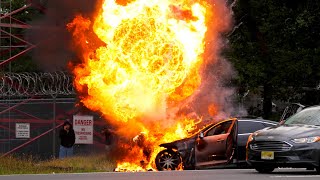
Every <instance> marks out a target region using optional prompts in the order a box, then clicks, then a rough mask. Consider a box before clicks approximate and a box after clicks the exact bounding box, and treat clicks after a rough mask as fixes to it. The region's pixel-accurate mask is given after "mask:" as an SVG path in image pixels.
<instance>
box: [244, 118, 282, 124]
mask: <svg viewBox="0 0 320 180" xmlns="http://www.w3.org/2000/svg"><path fill="white" fill-rule="evenodd" d="M238 121H239V122H246V121H250V122H262V123H266V124H272V125H276V124H278V122H275V121H270V120H266V119H262V118H255V119H250V118H239V119H238Z"/></svg>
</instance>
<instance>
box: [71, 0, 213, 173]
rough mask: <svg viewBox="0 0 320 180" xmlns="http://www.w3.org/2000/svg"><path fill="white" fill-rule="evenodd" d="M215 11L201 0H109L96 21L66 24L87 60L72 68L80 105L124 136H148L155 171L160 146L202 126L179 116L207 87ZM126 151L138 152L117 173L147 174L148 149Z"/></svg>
mask: <svg viewBox="0 0 320 180" xmlns="http://www.w3.org/2000/svg"><path fill="white" fill-rule="evenodd" d="M210 6H211V4H208V3H206V2H205V1H199V0H127V1H123V0H122V1H115V0H104V2H103V3H102V5H101V7H100V8H99V9H98V10H97V13H96V15H95V16H94V18H91V19H90V18H84V17H82V16H80V15H79V16H77V17H76V18H75V19H74V20H73V21H72V22H71V23H69V24H68V29H69V30H70V31H71V32H72V33H73V37H74V45H75V47H76V48H75V49H77V51H78V52H79V53H80V54H81V58H82V62H81V64H78V65H75V66H73V73H74V75H75V80H74V83H75V87H76V89H77V91H78V92H79V94H80V98H81V102H82V103H83V104H84V105H85V106H86V107H88V108H89V109H92V110H95V111H99V112H101V113H102V114H103V115H104V116H105V118H106V119H107V120H108V121H109V122H110V123H111V124H113V125H115V126H116V127H117V128H118V129H117V130H118V133H119V136H125V137H127V138H128V139H130V138H131V139H132V138H133V137H134V136H135V135H137V134H138V133H140V132H143V133H145V135H146V138H147V140H148V146H151V147H152V148H151V149H152V153H151V158H150V157H149V158H147V160H146V161H148V165H149V167H154V165H153V162H152V160H153V158H154V156H155V155H156V153H157V152H159V150H160V149H159V148H158V145H159V144H160V143H163V142H169V141H172V140H176V139H179V138H184V137H186V136H187V135H188V131H190V130H193V129H194V128H195V122H196V121H198V120H199V119H195V116H193V117H192V118H191V117H190V116H188V115H187V114H184V113H182V112H180V111H179V110H180V109H181V107H184V106H185V101H186V100H187V99H188V98H191V97H192V95H193V94H195V92H196V90H198V88H199V86H200V85H201V76H200V70H201V67H202V65H203V53H204V50H205V37H206V32H207V22H208V19H207V17H208V11H209V10H210V9H211V7H210ZM212 106H214V104H213V105H212ZM204 108H207V107H204ZM129 144H130V143H129ZM122 147H125V148H132V151H131V155H130V154H129V155H128V156H131V157H130V158H124V159H119V160H118V163H119V166H125V168H129V169H130V168H131V169H132V170H138V169H143V168H142V167H140V164H139V162H140V160H141V159H143V152H142V149H139V148H135V147H132V146H130V145H128V144H127V145H122ZM132 156H134V157H132ZM138 167H139V168H138Z"/></svg>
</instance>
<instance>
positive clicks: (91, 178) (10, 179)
mask: <svg viewBox="0 0 320 180" xmlns="http://www.w3.org/2000/svg"><path fill="white" fill-rule="evenodd" d="M319 178H320V175H317V174H316V173H315V171H306V170H304V169H294V170H293V169H277V170H276V171H275V172H274V173H272V174H258V173H256V172H255V171H254V170H252V169H214V170H200V171H171V172H136V173H119V172H114V173H88V174H47V175H9V176H0V179H1V180H107V179H112V180H128V179H138V180H164V179H168V180H229V179H230V180H266V179H268V180H277V179H279V180H285V179H290V180H291V179H297V180H298V179H303V180H304V179H306V180H313V179H314V180H319Z"/></svg>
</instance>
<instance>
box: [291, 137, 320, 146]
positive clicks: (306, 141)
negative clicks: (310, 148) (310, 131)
mask: <svg viewBox="0 0 320 180" xmlns="http://www.w3.org/2000/svg"><path fill="white" fill-rule="evenodd" d="M291 141H292V142H294V143H297V144H309V143H314V142H318V141H320V136H316V137H307V138H298V139H293V140H291Z"/></svg>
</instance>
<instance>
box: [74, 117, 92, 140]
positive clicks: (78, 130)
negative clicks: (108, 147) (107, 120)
mask: <svg viewBox="0 0 320 180" xmlns="http://www.w3.org/2000/svg"><path fill="white" fill-rule="evenodd" d="M73 129H74V133H75V135H76V144H93V116H80V115H75V116H73Z"/></svg>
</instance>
